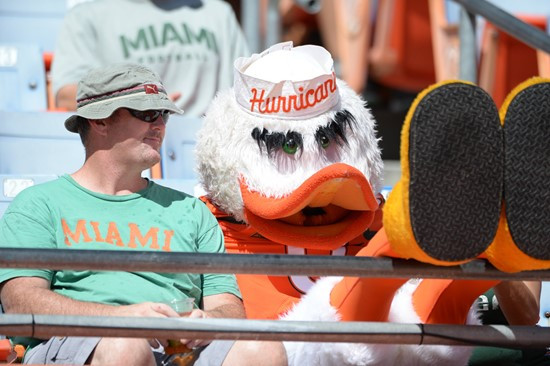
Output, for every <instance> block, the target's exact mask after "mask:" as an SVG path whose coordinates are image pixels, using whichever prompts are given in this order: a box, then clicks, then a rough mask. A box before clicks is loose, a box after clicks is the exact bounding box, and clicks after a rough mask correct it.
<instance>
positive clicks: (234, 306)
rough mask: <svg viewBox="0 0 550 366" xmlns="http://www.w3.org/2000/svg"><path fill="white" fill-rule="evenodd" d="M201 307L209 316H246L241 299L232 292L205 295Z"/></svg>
mask: <svg viewBox="0 0 550 366" xmlns="http://www.w3.org/2000/svg"><path fill="white" fill-rule="evenodd" d="M203 308H204V311H205V312H206V314H207V315H208V317H209V318H246V313H245V311H244V305H243V302H242V300H241V299H239V298H238V297H237V296H235V295H233V294H218V295H211V296H205V297H204V298H203Z"/></svg>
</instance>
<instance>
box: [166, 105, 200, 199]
mask: <svg viewBox="0 0 550 366" xmlns="http://www.w3.org/2000/svg"><path fill="white" fill-rule="evenodd" d="M201 125H202V121H201V119H200V118H196V117H187V116H179V115H173V116H171V117H170V122H169V123H168V124H167V125H166V135H165V137H164V144H163V146H162V150H161V170H162V181H158V183H159V184H162V185H166V186H169V187H171V188H174V189H177V190H180V191H183V192H186V193H189V194H194V195H197V194H200V190H198V189H197V187H196V186H197V184H198V175H197V173H196V171H195V165H196V161H195V151H194V150H195V144H196V140H197V132H198V130H199V129H200V127H201Z"/></svg>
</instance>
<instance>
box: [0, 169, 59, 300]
mask: <svg viewBox="0 0 550 366" xmlns="http://www.w3.org/2000/svg"><path fill="white" fill-rule="evenodd" d="M56 178H57V175H55V174H39V175H31V174H0V184H1V186H0V217H2V215H3V214H4V212H5V211H6V209H7V208H8V206H9V204H10V203H11V201H12V200H13V199H14V198H15V196H17V194H18V193H19V192H21V191H22V190H23V189H25V188H27V187H30V186H33V185H36V184H40V183H44V182H47V181H50V180H53V179H56ZM0 310H1V308H0Z"/></svg>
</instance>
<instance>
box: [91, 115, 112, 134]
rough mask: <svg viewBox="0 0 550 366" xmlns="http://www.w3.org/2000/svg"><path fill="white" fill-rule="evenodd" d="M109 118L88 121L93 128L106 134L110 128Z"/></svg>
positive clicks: (98, 132) (99, 132)
mask: <svg viewBox="0 0 550 366" xmlns="http://www.w3.org/2000/svg"><path fill="white" fill-rule="evenodd" d="M107 120H108V118H102V119H88V122H89V123H90V129H92V130H93V131H95V132H96V133H97V134H99V135H102V136H104V135H106V134H107V128H108V124H107Z"/></svg>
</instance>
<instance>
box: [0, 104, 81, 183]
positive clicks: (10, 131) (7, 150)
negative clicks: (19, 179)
mask: <svg viewBox="0 0 550 366" xmlns="http://www.w3.org/2000/svg"><path fill="white" fill-rule="evenodd" d="M70 115H71V114H70V113H59V112H21V111H19V112H18V111H2V110H0V121H1V122H0V174H18V175H20V174H55V175H60V174H64V173H72V172H74V171H76V170H78V169H79V168H80V166H81V165H82V163H83V162H84V157H85V155H84V148H83V146H82V143H81V142H80V137H79V136H78V134H75V133H71V132H69V131H67V130H66V129H65V127H64V125H63V122H64V121H65V119H66V118H67V117H68V116H70Z"/></svg>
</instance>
